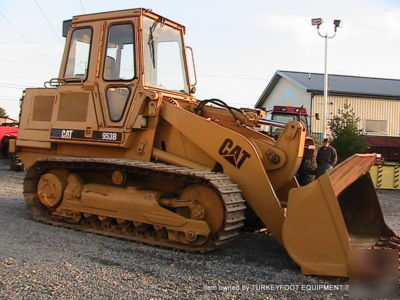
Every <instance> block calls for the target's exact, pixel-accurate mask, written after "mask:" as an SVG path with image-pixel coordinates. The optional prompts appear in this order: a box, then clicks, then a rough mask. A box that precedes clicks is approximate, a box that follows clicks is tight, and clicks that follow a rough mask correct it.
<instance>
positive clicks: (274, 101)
mask: <svg viewBox="0 0 400 300" xmlns="http://www.w3.org/2000/svg"><path fill="white" fill-rule="evenodd" d="M275 105H288V106H301V105H304V107H305V108H307V110H308V111H309V112H310V108H311V95H310V93H307V92H306V91H304V90H302V89H300V88H299V87H297V86H296V85H294V84H293V83H291V82H289V81H288V80H286V79H284V78H280V79H279V81H278V82H277V84H276V85H275V87H274V89H273V90H272V92H271V94H270V95H269V96H268V98H267V100H266V101H265V102H264V104H263V105H262V107H265V108H267V110H269V109H272V108H273V107H274V106H275Z"/></svg>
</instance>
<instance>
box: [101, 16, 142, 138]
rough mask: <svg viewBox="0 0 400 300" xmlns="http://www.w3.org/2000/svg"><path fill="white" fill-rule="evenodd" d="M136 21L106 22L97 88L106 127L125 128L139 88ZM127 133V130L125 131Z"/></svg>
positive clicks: (133, 19) (134, 19) (131, 19)
mask: <svg viewBox="0 0 400 300" xmlns="http://www.w3.org/2000/svg"><path fill="white" fill-rule="evenodd" d="M137 23H138V22H137V19H136V18H129V19H119V20H115V21H107V22H105V43H104V50H103V57H102V63H101V65H102V71H101V74H100V76H99V81H98V87H99V93H100V98H101V105H102V108H103V112H104V122H105V127H107V128H121V131H123V128H126V127H127V126H126V122H127V116H128V115H129V112H132V111H136V110H135V109H134V106H135V104H137V103H135V101H134V99H135V93H136V89H137V86H138V77H139V76H138V74H137V73H138V71H137V68H136V66H137V65H138V59H137V57H138V55H136V51H137V49H138V47H137V45H138V37H137V34H136V32H137V31H136V28H137ZM126 130H127V129H126Z"/></svg>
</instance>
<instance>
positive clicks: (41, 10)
mask: <svg viewBox="0 0 400 300" xmlns="http://www.w3.org/2000/svg"><path fill="white" fill-rule="evenodd" d="M33 2H35V4H36V6H37V7H38V8H39V10H40V12H41V13H42V16H43V18H44V19H45V20H46V22H47V24H49V26H50V28H51V30H52V31H53V32H54V34H55V35H56V37H57V39H58V40H59V41H60V42H61V38H60V36H59V34H58V33H57V32H56V30H55V29H54V27H53V25H51V23H50V20H49V19H48V18H47V16H46V14H45V13H44V11H43V9H42V8H41V7H40V5H39V3H37V1H36V0H33Z"/></svg>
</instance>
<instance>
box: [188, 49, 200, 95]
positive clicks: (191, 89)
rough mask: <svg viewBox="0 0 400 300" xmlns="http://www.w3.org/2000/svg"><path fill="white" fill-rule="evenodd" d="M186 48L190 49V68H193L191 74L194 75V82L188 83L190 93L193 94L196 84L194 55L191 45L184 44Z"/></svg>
mask: <svg viewBox="0 0 400 300" xmlns="http://www.w3.org/2000/svg"><path fill="white" fill-rule="evenodd" d="M186 49H189V50H190V53H191V55H192V68H193V75H194V83H190V86H191V88H190V93H191V94H194V93H195V92H196V88H195V86H196V84H197V74H196V65H195V64H194V55H193V49H192V47H189V46H186ZM189 77H190V76H189Z"/></svg>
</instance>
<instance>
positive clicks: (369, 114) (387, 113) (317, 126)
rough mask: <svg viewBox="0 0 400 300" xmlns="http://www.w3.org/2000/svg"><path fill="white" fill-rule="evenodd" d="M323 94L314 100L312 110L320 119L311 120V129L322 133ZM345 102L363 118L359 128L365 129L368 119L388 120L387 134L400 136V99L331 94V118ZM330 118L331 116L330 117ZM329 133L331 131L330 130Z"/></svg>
mask: <svg viewBox="0 0 400 300" xmlns="http://www.w3.org/2000/svg"><path fill="white" fill-rule="evenodd" d="M323 101H324V97H323V95H316V96H314V98H313V100H312V111H313V113H314V114H315V113H316V112H318V113H319V115H320V120H319V121H318V120H315V118H312V119H311V120H312V121H311V131H312V132H315V133H322V128H323V127H322V126H323V122H324V116H323V103H324V102H323ZM345 103H348V104H350V106H351V108H352V109H353V110H354V112H355V113H356V115H357V116H358V117H359V118H360V119H361V121H360V122H359V128H360V129H363V130H364V129H365V120H366V119H376V120H387V121H388V123H387V134H386V135H387V136H400V99H399V100H389V99H378V98H361V97H348V96H330V97H329V98H328V113H329V116H330V118H331V117H332V116H333V115H336V114H337V111H338V109H343V107H344V105H345ZM328 120H329V118H328ZM328 133H329V131H328Z"/></svg>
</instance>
